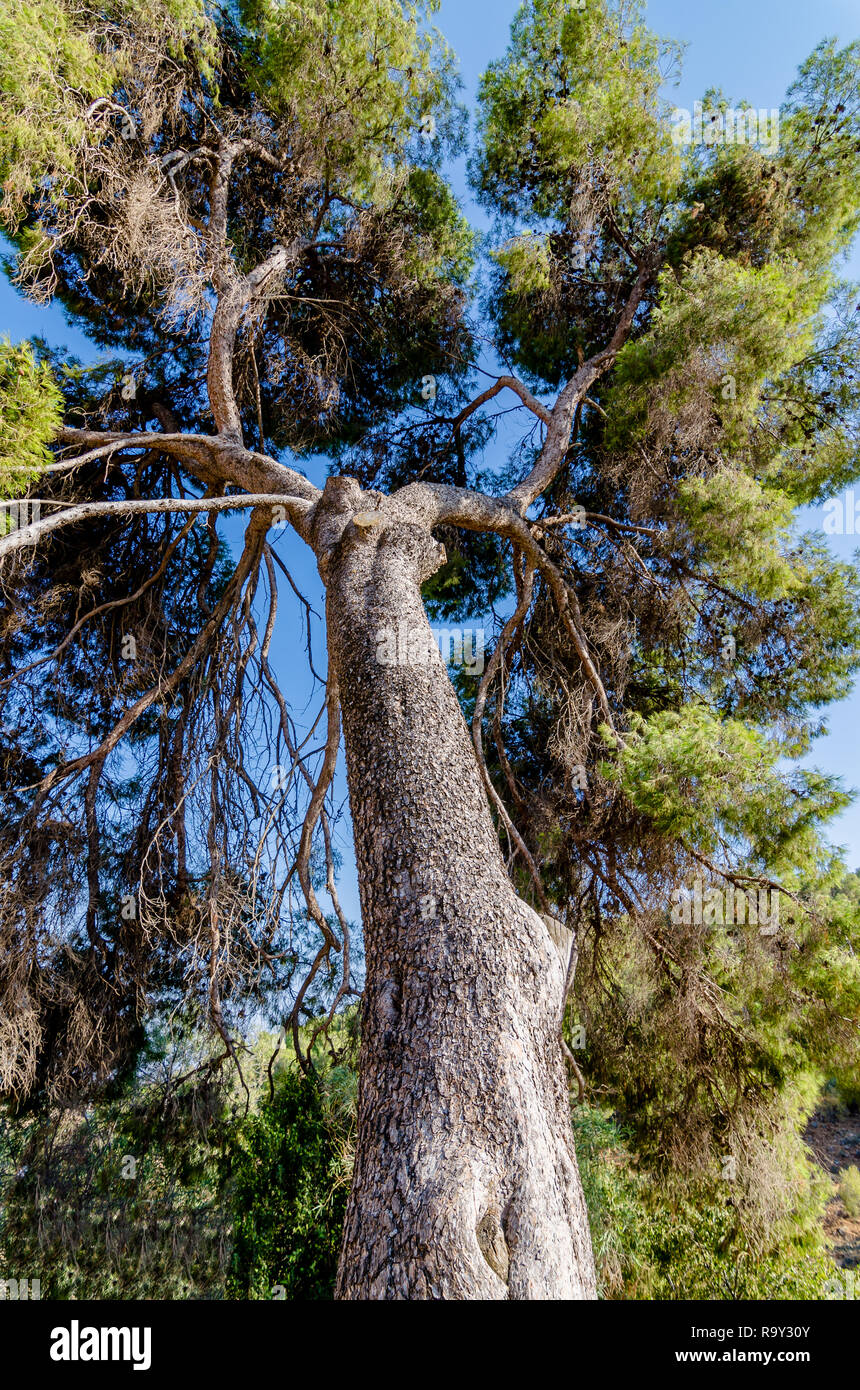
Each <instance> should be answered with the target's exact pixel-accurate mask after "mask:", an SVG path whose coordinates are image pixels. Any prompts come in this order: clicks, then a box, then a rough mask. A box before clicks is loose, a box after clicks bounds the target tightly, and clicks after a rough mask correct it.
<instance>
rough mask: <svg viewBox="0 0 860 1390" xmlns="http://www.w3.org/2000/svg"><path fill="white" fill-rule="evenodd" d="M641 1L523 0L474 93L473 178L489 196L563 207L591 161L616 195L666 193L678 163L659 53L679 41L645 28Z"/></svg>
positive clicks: (489, 200)
mask: <svg viewBox="0 0 860 1390" xmlns="http://www.w3.org/2000/svg"><path fill="white" fill-rule="evenodd" d="M643 9H644V6H641V5H629V4H625V5H623V6H622V5H617V4H612V3H609V0H589V3H588V4H587V5H585V6H584V7H583V8H582V9H579V8H574V7H573V6H571V5H570V4H569V3H568V0H527V3H525V4H523V5H522V6H521V7H520V10H519V11H518V13H517V16H516V18H515V20H514V23H513V26H512V29H511V43H510V46H509V49H508V52H507V54H506V56H505V57H504V58H503V59H500V60H499V61H498V62H495V63H492V64H490V66H489V67H488V68H487V70H486V72H485V73H484V76H483V78H482V80H481V87H480V92H479V102H480V124H479V131H480V136H481V151H480V154H479V156H478V158H477V160H476V163H475V178H476V181H477V185H478V188H479V190H480V193H481V196H482V198H483V199H484V201H485V203H486V204H487V206H489V207H492V208H493V209H494V210H501V211H503V212H505V213H523V212H529V213H532V214H534V215H536V216H537V217H538V218H544V217H553V216H557V215H560V214H563V213H564V212H566V210H567V207H568V206H569V201H570V194H571V191H572V189H573V188H575V186H576V183H577V181H578V176H579V172H580V171H581V170H582V169H583V167H584V166H586V165H588V164H596V165H597V166H598V167H599V169H600V171H601V176H602V178H603V181H604V184H605V187H606V190H607V192H608V193H610V194H611V196H613V197H614V196H618V197H620V198H622V199H624V200H628V201H631V202H637V203H638V202H639V201H640V200H645V199H655V200H657V201H663V200H665V198H666V197H667V196H668V193H669V191H670V190H671V189H672V188H673V187H674V185H675V183H676V182H677V180H678V178H679V176H680V168H681V165H680V160H679V158H678V156H677V153H676V152H675V150H674V148H673V146H672V142H671V135H670V132H669V130H668V124H667V122H666V120H665V116H666V114H667V108H666V106H665V103H663V102H662V101H661V98H660V88H661V86H662V84H663V80H664V79H663V75H662V73H661V62H663V61H665V60H666V59H667V58H676V57H677V55H678V51H679V50H678V46H677V45H674V44H669V43H665V42H661V41H660V40H658V39H656V38H655V37H654V36H653V35H652V34H651V33H650V32H649V31H648V30H647V28H646V27H645V25H644V24H643V23H642V20H641V14H642V10H643ZM524 131H528V132H529V138H528V139H527V140H526V139H524V138H523V132H524Z"/></svg>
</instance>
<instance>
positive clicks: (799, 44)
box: [0, 0, 860, 918]
mask: <svg viewBox="0 0 860 1390" xmlns="http://www.w3.org/2000/svg"><path fill="white" fill-rule="evenodd" d="M517 5H518V0H442V4H441V7H440V10H439V13H438V15H437V18H436V23H437V25H438V27H439V28H440V29H441V30H442V32H443V33H444V34H445V35H446V37H447V39H448V41H449V42H450V44H451V45H452V47H453V48H454V50H455V52H456V53H457V54H458V57H459V60H460V67H461V73H462V77H463V80H464V84H465V91H464V94H463V96H464V100H465V101H466V102H467V103H468V104H469V105H470V106H471V104H472V97H473V94H474V91H475V88H476V86H477V82H478V78H479V76H480V73H481V71H482V69H483V68H484V66H485V65H486V63H487V62H489V61H491V60H492V59H493V58H497V57H500V56H501V54H502V53H503V52H504V49H505V46H506V43H507V37H508V28H509V24H510V21H511V19H512V18H513V16H514V14H515V12H516V9H517ZM646 15H647V20H648V23H649V25H650V26H651V28H652V29H654V30H656V31H657V33H659V34H663V35H665V36H667V37H672V38H675V39H680V40H683V41H685V42H686V44H687V45H688V47H687V51H686V55H685V59H684V70H683V74H682V78H681V82H680V84H679V86H678V87H677V88H671V89H670V90H669V91H668V92H667V95H668V96H669V97H670V99H671V100H672V101H673V102H674V103H675V104H677V105H679V106H683V107H687V108H690V107H692V104H693V101H694V100H696V99H697V98H700V97H701V96H702V95H703V94H704V92H705V91H706V89H707V88H708V87H721V88H722V89H723V91H724V92H725V94H726V96H727V97H729V98H730V99H731V100H733V101H735V102H737V101H739V100H741V99H743V98H746V99H747V100H748V101H749V102H750V103H751V104H752V105H753V106H754V107H756V108H761V107H766V108H771V107H776V106H779V104H780V102H781V100H782V99H783V97H784V94H785V91H786V88H787V87H788V86H789V84H790V83H791V81H792V78H793V77H794V74H795V72H796V69H797V67H798V65H799V63H800V62H801V61H802V60H803V59H804V58H805V57H806V56H807V55H808V53H809V52H810V51H811V50H812V49H813V48H814V47H815V45H816V44H817V43H818V42H819V41H820V40H821V39H822V38H824V37H827V36H831V35H835V36H836V37H838V38H839V39H840V40H841V41H842V42H843V43H844V42H849V41H850V40H852V39H854V38H857V37H860V0H818V3H817V4H815V5H809V4H806V3H803V0H757V3H754V2H753V0H720V2H719V3H718V4H710V5H703V4H691V3H682V0H651V2H650V3H648V4H647V6H646ZM454 177H455V184H456V187H457V191H458V193H459V194H460V195H461V196H462V197H463V198H464V201H466V203H467V210H468V212H469V214H470V216H471V217H472V218H473V220H475V221H476V222H478V223H479V224H480V225H485V219H484V218H483V216H482V215H481V214H480V213H479V212H478V210H477V209H476V208H475V207H474V205H473V204H472V203H471V200H470V199H469V196H468V191H467V189H466V187H465V182H464V178H463V169H462V166H461V167H459V168H458V169H457V170H456V171H455V174H454ZM850 273H851V275H852V276H853V278H854V279H855V280H856V281H858V282H860V254H858V253H855V255H854V256H853V257H852V259H851V262H850ZM34 333H39V334H42V335H43V336H45V337H46V338H48V339H49V340H50V341H52V342H55V343H59V344H65V345H66V346H67V347H68V348H70V349H71V350H73V351H74V352H76V353H78V354H79V355H80V356H81V357H83V358H85V359H89V360H92V359H93V358H94V357H96V356H98V353H97V352H96V351H95V350H94V349H93V347H92V345H91V344H89V343H88V341H87V340H86V339H85V338H84V337H83V336H82V335H81V334H80V333H78V332H77V331H76V330H74V329H72V328H70V327H69V326H68V325H67V324H66V323H65V321H64V318H63V315H62V313H61V311H60V310H59V308H57V307H49V308H47V309H44V308H37V307H36V306H34V305H31V304H29V303H27V302H26V301H25V300H23V299H22V298H21V297H20V295H18V294H16V292H15V291H14V290H13V289H12V288H11V287H10V286H9V285H8V283H7V282H6V281H5V279H3V277H0V334H6V335H8V336H9V337H10V338H12V339H13V340H16V339H21V338H24V337H28V336H30V335H32V334H34ZM305 466H306V465H305ZM307 471H309V472H310V473H311V476H312V477H314V481H321V476H322V474H321V470H319V469H318V468H317V467H314V466H311V467H308V468H307ZM857 496H858V498H859V499H860V485H858V489H857ZM802 520H803V523H804V525H805V526H808V527H820V526H821V525H822V520H823V517H822V515H821V513H820V511H818V510H815V511H812V512H811V513H808V514H807V515H805V516H804V518H803V519H802ZM238 527H239V523H238V522H233V523H232V528H235V531H236V534H238ZM232 528H231V529H232ZM832 544H833V546H834V549H835V550H836V551H837V553H839V554H840V555H843V556H845V557H846V558H848V557H850V556H851V554H852V553H853V551H854V549H855V546H856V545H860V540H858V539H857V538H855V537H841V538H832ZM278 550H279V552H280V553H281V555H282V557H283V558H284V559H285V561H286V562H287V563H288V564H289V566H290V568H291V570H292V572H293V573H294V576H295V578H296V580H297V582H298V583H299V584H300V585H302V586H303V588H304V590H305V592H306V593H307V594H308V597H309V598H311V600H312V601H313V602H314V604H315V606H316V608H317V610H318V611H319V612H322V606H323V594H322V587H321V584H320V582H319V577H318V575H317V574H316V569H315V566H314V563H313V560H312V557H311V556H310V552H309V551H307V549H306V548H305V547H304V546H303V545H302V544H301V543H300V542H298V541H297V539H296V538H295V537H291V536H286V535H285V536H284V538H283V539H282V540H281V541H280V542H279V543H278ZM281 627H282V635H281V638H280V642H281V650H280V651H279V652H275V653H274V655H275V660H276V664H277V666H278V667H279V668H280V670H281V672H282V674H283V675H284V676H285V688H286V689H287V690H288V691H289V692H290V694H291V695H292V697H293V699H294V702H295V704H296V705H297V707H298V708H297V711H296V712H297V713H298V712H299V711H300V710H301V708H302V706H303V705H304V703H305V700H306V698H307V689H306V687H305V686H304V685H303V684H301V683H300V679H301V678H300V677H299V675H298V674H297V673H298V672H299V671H300V669H301V668H302V666H303V659H299V653H300V648H299V645H298V644H299V643H300V642H301V638H300V636H299V633H300V627H299V621H298V615H297V616H296V620H295V626H294V627H292V625H291V624H287V623H284V624H282V625H281ZM290 629H292V630H290ZM316 648H317V651H318V652H319V653H320V655H321V654H322V651H323V643H322V639H321V636H320V635H319V634H318V635H317V641H316ZM318 659H320V658H318ZM314 713H315V710H314ZM826 717H827V723H828V728H829V732H828V734H827V735H826V736H825V737H824V738H822V739H820V740H819V741H818V742H817V744H816V745H815V750H814V755H813V757H812V758H811V759H810V760H809V761H811V762H812V763H814V764H815V765H817V766H819V767H820V768H821V769H822V770H824V771H826V772H829V773H832V774H837V775H839V776H840V777H842V778H843V779H844V781H845V784H846V785H847V786H849V787H860V739H858V738H857V733H856V731H857V727H858V724H860V691H855V693H854V694H852V696H851V697H850V698H849V699H847V700H845V701H843V702H842V703H841V704H839V705H835V706H832V707H831V708H830V709H829V711H828V712H827V716H826ZM341 785H342V782H341ZM831 835H832V838H833V839H834V840H835V841H836V842H837V843H840V844H843V845H845V846H846V849H847V858H848V862H849V864H850V865H851V866H852V867H855V866H860V804H857V805H854V806H852V807H851V808H850V809H849V810H848V811H847V812H845V813H844V814H843V815H842V816H841V817H840V818H839V819H838V820H837V821H835V822H834V823H833V826H832V831H831ZM341 849H342V851H343V852H344V858H345V873H344V882H343V892H342V897H343V901H344V906H345V908H346V910H347V912H348V913H349V915H350V916H351V917H353V918H357V916H358V901H357V894H356V890H355V884H354V875H353V872H352V871H351V864H352V853H351V846H350V845H349V844H348V842H346V840H345V839H342V842H341Z"/></svg>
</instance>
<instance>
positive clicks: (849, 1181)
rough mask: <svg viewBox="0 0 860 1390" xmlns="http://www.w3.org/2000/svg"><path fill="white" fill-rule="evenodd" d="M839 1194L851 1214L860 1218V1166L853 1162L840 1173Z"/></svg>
mask: <svg viewBox="0 0 860 1390" xmlns="http://www.w3.org/2000/svg"><path fill="white" fill-rule="evenodd" d="M839 1196H840V1197H841V1198H842V1201H843V1203H844V1204H845V1210H846V1211H847V1213H848V1215H849V1216H853V1217H855V1218H860V1168H858V1167H857V1166H856V1164H852V1165H851V1167H850V1168H846V1169H845V1171H844V1172H843V1173H842V1174H840V1177H839Z"/></svg>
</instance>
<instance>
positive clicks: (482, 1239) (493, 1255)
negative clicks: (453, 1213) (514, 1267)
mask: <svg viewBox="0 0 860 1390" xmlns="http://www.w3.org/2000/svg"><path fill="white" fill-rule="evenodd" d="M475 1235H476V1236H477V1237H478V1246H479V1247H480V1251H481V1254H482V1255H483V1257H484V1259H485V1260H486V1261H487V1264H488V1265H489V1266H490V1269H491V1270H492V1271H493V1273H494V1274H498V1276H499V1278H500V1279H501V1281H502V1283H503V1284H506V1283H507V1282H508V1273H509V1271H510V1267H511V1256H510V1251H509V1250H508V1242H507V1241H506V1240H505V1233H504V1231H503V1230H502V1223H501V1218H500V1215H499V1209H498V1207H490V1209H489V1211H485V1212H484V1215H483V1216H482V1217H481V1219H480V1221H479V1222H478V1224H477V1226H476V1228H475Z"/></svg>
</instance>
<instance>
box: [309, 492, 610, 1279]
mask: <svg viewBox="0 0 860 1390" xmlns="http://www.w3.org/2000/svg"><path fill="white" fill-rule="evenodd" d="M338 484H339V486H338V487H337V488H329V489H327V496H328V503H327V505H328V506H329V507H331V506H332V504H334V505H335V506H336V507H339V508H340V509H341V510H340V518H339V522H338V524H336V525H334V526H333V527H332V523H331V513H330V519H329V523H328V525H329V530H330V532H331V535H332V536H336V535H338V534H339V536H340V539H339V540H336V541H335V542H334V543H331V540H330V541H329V543H328V546H326V545H325V544H318V545H317V547H316V548H317V553H318V555H319V554H320V553H321V552H322V555H323V558H322V560H321V564H320V568H321V570H322V572H323V576H324V578H325V580H326V584H327V590H328V594H327V615H328V633H329V639H328V640H329V658H330V661H331V662H332V663H333V666H334V669H335V671H336V674H337V678H338V682H339V686H340V694H341V700H342V706H343V726H344V737H345V743H346V756H347V770H348V778H349V793H350V803H351V808H352V818H353V824H354V831H355V845H356V858H357V862H358V876H359V885H360V891H361V907H362V919H363V924H364V938H365V949H366V962H367V978H366V988H365V994H364V1004H363V1014H362V1041H361V1067H360V1085H359V1099H358V1143H357V1153H356V1163H355V1173H354V1177H353V1183H352V1190H351V1193H350V1198H349V1204H348V1209H347V1215H346V1223H345V1229H344V1237H343V1246H342V1251H341V1260H340V1271H339V1276H338V1284H337V1297H339V1298H345V1299H424V1298H448V1299H504V1298H517V1299H522V1298H536V1299H578V1298H593V1297H595V1279H594V1264H593V1258H592V1253H591V1243H590V1238H589V1230H588V1220H587V1215H586V1210H585V1204H584V1201H583V1197H582V1190H581V1186H580V1181H579V1175H578V1172H577V1168H576V1160H575V1156H574V1148H573V1138H572V1133H571V1126H570V1116H569V1108H568V1107H569V1096H568V1085H567V1078H566V1074H565V1068H564V1063H563V1059H562V1055H561V1050H560V1042H559V1012H560V1000H561V992H562V987H563V975H564V966H563V963H562V960H561V957H560V954H559V951H558V950H557V948H556V946H555V945H554V943H553V941H552V939H551V937H550V934H549V931H548V929H547V927H546V925H545V923H544V921H543V919H542V918H541V917H540V916H539V915H538V914H537V913H536V912H534V911H533V910H532V908H531V907H529V906H528V905H527V904H526V903H525V902H523V900H522V899H521V898H520V897H518V895H517V894H516V893H515V892H514V890H513V888H512V886H511V883H510V880H509V878H508V875H507V873H506V871H505V866H504V862H503V860H502V856H501V853H500V850H499V843H498V838H497V835H496V831H495V829H494V826H493V823H492V819H491V816H490V812H489V809H488V805H487V798H486V795H485V792H484V788H483V786H482V783H481V778H480V772H479V769H478V766H477V762H476V759H475V755H474V750H473V748H472V746H471V743H470V741H469V737H468V734H467V731H466V725H465V722H464V720H463V716H462V713H461V710H460V706H459V703H458V700H457V697H456V694H455V692H454V689H453V686H452V685H451V682H450V680H449V677H448V674H447V670H446V668H445V664H444V662H443V660H442V657H441V655H440V653H439V651H438V648H434V647H433V646H432V644H431V635H430V629H429V625H428V622H427V618H426V615H425V612H424V607H423V604H422V601H421V594H420V585H421V583H422V582H424V580H425V579H426V578H428V577H429V575H430V574H431V573H433V572H434V571H435V570H436V569H437V568H438V566H439V564H440V562H441V560H442V559H443V558H444V551H443V550H442V547H441V546H439V545H438V544H437V543H436V542H435V541H434V540H433V539H432V537H431V536H430V534H429V532H428V531H427V530H425V529H424V528H423V527H421V526H420V525H418V524H416V523H414V522H411V521H410V520H409V519H408V518H407V519H405V520H404V519H401V518H398V517H397V515H393V514H392V509H391V508H390V507H389V506H387V505H386V503H385V502H384V501H383V499H382V498H381V497H379V498H378V502H377V505H379V506H380V507H381V508H382V510H381V511H378V512H377V513H376V515H375V517H374V516H370V515H368V514H367V513H364V514H359V516H358V517H357V518H356V522H351V521H350V520H349V515H348V514H349V513H352V512H353V511H354V509H355V506H356V504H357V503H358V502H359V500H360V499H362V494H360V493H359V492H358V489H357V485H355V484H347V483H346V480H338ZM350 487H351V488H352V491H350ZM368 496H369V495H368V494H363V500H364V501H366V500H367V499H368ZM373 496H374V497H376V496H377V495H375V494H374V495H373ZM374 522H375V523H376V524H374ZM320 526H321V528H322V530H325V523H322V522H321V523H320ZM410 642H411V647H407V644H409V643H410ZM422 644H423V649H422ZM428 648H429V660H428V659H423V660H422V659H421V658H422V657H423V656H424V655H425V654H426V653H427V652H428ZM410 656H411V658H412V660H411V662H408V660H407V664H404V658H405V657H406V658H407V659H408V658H409V657H410Z"/></svg>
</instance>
